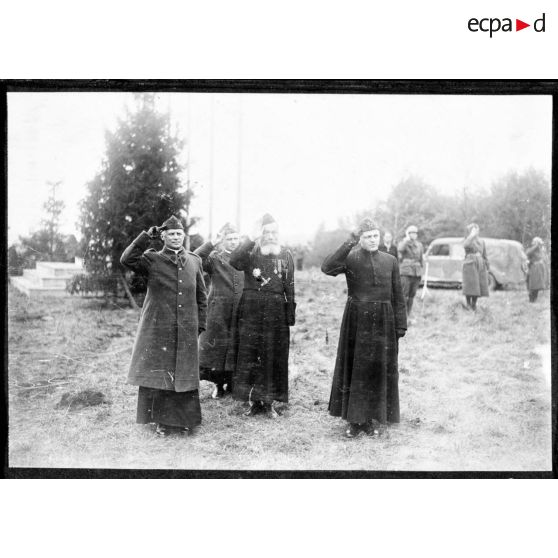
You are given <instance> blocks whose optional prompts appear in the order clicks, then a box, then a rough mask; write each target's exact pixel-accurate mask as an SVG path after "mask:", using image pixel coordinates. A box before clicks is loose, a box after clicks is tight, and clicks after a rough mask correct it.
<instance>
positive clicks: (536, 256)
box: [525, 236, 550, 302]
mask: <svg viewBox="0 0 558 558" xmlns="http://www.w3.org/2000/svg"><path fill="white" fill-rule="evenodd" d="M525 255H526V256H527V259H528V260H529V267H528V269H527V290H528V291H529V302H535V301H536V300H537V297H538V295H539V291H542V290H544V289H548V288H549V283H550V281H549V277H550V274H549V272H548V257H547V254H546V250H545V249H544V243H543V241H542V238H540V237H538V236H535V238H533V241H532V243H531V246H530V247H529V248H527V250H526V251H525Z"/></svg>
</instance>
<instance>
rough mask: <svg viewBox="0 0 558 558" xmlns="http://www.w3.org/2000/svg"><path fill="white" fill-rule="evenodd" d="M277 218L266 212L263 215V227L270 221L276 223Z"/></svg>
mask: <svg viewBox="0 0 558 558" xmlns="http://www.w3.org/2000/svg"><path fill="white" fill-rule="evenodd" d="M275 222H276V221H275V219H274V218H273V217H272V216H271V215H270V214H269V213H266V214H265V215H264V216H263V217H262V227H265V226H266V225H269V224H270V223H275Z"/></svg>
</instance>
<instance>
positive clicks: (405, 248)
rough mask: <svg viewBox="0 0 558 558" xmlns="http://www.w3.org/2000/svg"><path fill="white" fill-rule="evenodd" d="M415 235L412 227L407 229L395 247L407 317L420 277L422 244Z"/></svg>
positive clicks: (414, 229) (416, 230)
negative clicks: (397, 254)
mask: <svg viewBox="0 0 558 558" xmlns="http://www.w3.org/2000/svg"><path fill="white" fill-rule="evenodd" d="M417 235H418V229H417V228H416V227H415V226H414V225H411V226H409V227H407V230H406V231H405V238H404V239H403V240H402V241H401V242H400V243H399V245H398V246H397V251H398V253H399V272H400V273H401V286H402V288H403V296H404V297H405V305H406V306H407V316H410V315H411V309H412V308H413V300H414V298H415V295H416V293H417V289H418V286H419V283H420V278H421V275H422V263H423V261H422V257H423V254H424V249H423V247H422V243H421V242H420V241H418V240H417Z"/></svg>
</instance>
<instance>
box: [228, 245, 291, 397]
mask: <svg viewBox="0 0 558 558" xmlns="http://www.w3.org/2000/svg"><path fill="white" fill-rule="evenodd" d="M230 263H231V265H232V266H233V267H235V268H236V269H238V270H240V271H244V291H243V293H242V298H241V299H240V305H239V309H238V323H237V335H238V354H237V360H236V368H235V372H234V375H233V397H234V398H235V399H239V400H242V401H246V400H248V398H250V399H251V400H252V401H263V402H264V403H272V402H273V401H274V400H276V401H284V402H287V401H288V397H289V395H288V394H289V367H288V364H289V345H290V330H289V324H290V325H294V307H295V293H294V263H293V258H292V255H291V253H290V252H289V251H288V250H286V249H282V250H281V252H280V254H279V255H277V256H273V255H269V256H264V255H263V254H262V253H261V251H260V249H259V248H258V247H256V246H255V243H254V242H252V241H245V242H244V243H242V244H241V245H240V246H239V247H238V248H237V249H236V250H235V251H234V252H233V253H232V255H231V259H230ZM258 274H259V278H257V277H256V276H255V275H258Z"/></svg>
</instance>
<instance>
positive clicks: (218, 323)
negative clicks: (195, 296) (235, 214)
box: [194, 223, 244, 399]
mask: <svg viewBox="0 0 558 558" xmlns="http://www.w3.org/2000/svg"><path fill="white" fill-rule="evenodd" d="M239 243H240V237H239V234H238V231H237V230H236V228H235V227H234V226H233V225H231V224H230V223H227V224H226V225H224V226H223V228H222V229H221V230H220V231H219V234H218V235H217V239H216V242H215V245H214V244H213V243H212V242H211V241H208V242H206V243H204V244H202V245H201V246H200V247H199V248H198V249H197V250H194V254H197V255H198V256H200V257H201V259H202V262H203V270H204V271H205V273H207V275H208V276H209V278H210V280H211V286H210V289H209V312H208V316H207V330H206V331H204V332H203V333H202V334H201V336H200V379H202V380H207V381H210V382H214V383H215V389H214V391H213V394H212V397H213V398H214V399H217V398H220V397H223V396H224V395H225V386H226V388H227V389H226V391H227V393H230V392H231V391H232V373H233V371H234V366H235V361H236V340H235V326H236V318H237V313H238V303H239V302H240V297H241V296H242V289H243V288H244V272H242V271H238V270H237V269H235V268H234V267H232V265H231V264H230V257H231V252H232V251H233V250H234V249H235V248H238V245H239Z"/></svg>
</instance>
